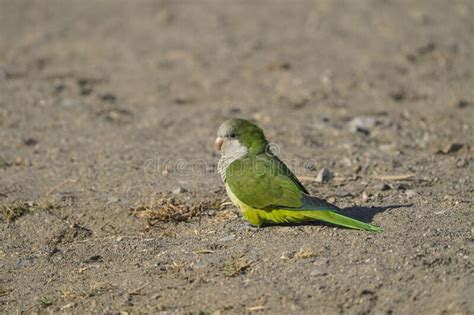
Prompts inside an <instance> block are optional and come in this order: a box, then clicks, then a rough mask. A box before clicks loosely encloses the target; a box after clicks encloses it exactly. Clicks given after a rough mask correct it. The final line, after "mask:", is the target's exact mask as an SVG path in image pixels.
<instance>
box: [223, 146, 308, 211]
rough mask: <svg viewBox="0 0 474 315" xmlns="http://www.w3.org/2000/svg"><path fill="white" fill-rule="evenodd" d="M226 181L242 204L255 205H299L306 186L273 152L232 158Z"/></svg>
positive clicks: (267, 206) (295, 206) (301, 203)
mask: <svg viewBox="0 0 474 315" xmlns="http://www.w3.org/2000/svg"><path fill="white" fill-rule="evenodd" d="M226 182H227V184H228V185H229V187H230V189H231V190H232V192H233V193H234V194H235V195H236V196H237V198H239V199H240V200H241V201H242V202H244V203H245V204H247V205H249V206H251V207H254V208H257V209H266V208H275V207H285V208H299V207H301V206H302V205H303V200H302V196H303V193H304V192H306V189H305V188H304V187H303V185H302V184H301V183H300V182H299V181H298V179H297V178H296V176H294V175H293V174H292V173H291V171H290V170H289V169H288V168H287V167H286V165H285V164H284V163H283V162H281V161H280V160H279V159H277V158H276V157H274V156H271V155H267V154H260V155H257V156H251V157H247V158H244V159H241V160H236V161H235V162H233V163H232V164H231V165H229V167H228V168H227V171H226Z"/></svg>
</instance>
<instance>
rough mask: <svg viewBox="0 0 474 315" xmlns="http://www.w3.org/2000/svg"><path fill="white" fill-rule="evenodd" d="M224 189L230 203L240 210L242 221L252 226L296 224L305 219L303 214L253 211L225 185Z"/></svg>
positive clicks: (278, 210)
mask: <svg viewBox="0 0 474 315" xmlns="http://www.w3.org/2000/svg"><path fill="white" fill-rule="evenodd" d="M225 189H226V191H227V195H229V198H230V200H231V201H232V203H233V204H234V205H235V206H236V207H237V208H239V209H240V212H242V216H243V217H244V219H245V220H246V221H247V222H248V223H250V224H251V225H254V226H261V225H262V224H264V223H265V224H281V223H296V222H301V221H304V220H305V219H306V217H305V215H304V212H303V211H302V212H301V213H298V212H296V213H295V211H292V212H291V214H290V213H288V212H289V211H287V210H283V209H273V210H262V209H255V208H252V207H251V206H249V205H246V204H245V203H243V202H242V201H240V200H239V198H237V196H236V195H234V193H233V192H232V191H231V190H230V188H229V186H228V185H227V184H226V185H225Z"/></svg>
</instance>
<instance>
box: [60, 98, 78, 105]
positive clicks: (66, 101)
mask: <svg viewBox="0 0 474 315" xmlns="http://www.w3.org/2000/svg"><path fill="white" fill-rule="evenodd" d="M80 104H81V103H80V102H79V101H78V100H75V99H72V98H65V99H63V100H62V102H61V105H62V106H64V107H76V106H79V105H80Z"/></svg>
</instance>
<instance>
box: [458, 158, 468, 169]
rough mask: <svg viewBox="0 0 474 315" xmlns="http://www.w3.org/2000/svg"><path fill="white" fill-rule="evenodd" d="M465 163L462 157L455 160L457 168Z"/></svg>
mask: <svg viewBox="0 0 474 315" xmlns="http://www.w3.org/2000/svg"><path fill="white" fill-rule="evenodd" d="M466 165H467V160H466V159H465V158H462V159H459V160H458V161H457V162H456V166H457V167H459V168H463V167H465V166H466Z"/></svg>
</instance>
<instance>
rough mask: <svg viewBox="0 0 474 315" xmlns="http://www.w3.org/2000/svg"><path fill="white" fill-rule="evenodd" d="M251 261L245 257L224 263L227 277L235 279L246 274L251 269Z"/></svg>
mask: <svg viewBox="0 0 474 315" xmlns="http://www.w3.org/2000/svg"><path fill="white" fill-rule="evenodd" d="M250 265H251V264H250V261H249V260H247V259H246V258H245V257H240V258H236V259H235V258H231V259H230V260H229V261H227V262H225V263H224V275H225V276H226V277H235V276H238V275H240V274H242V273H245V271H247V270H248V269H249V268H250Z"/></svg>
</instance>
